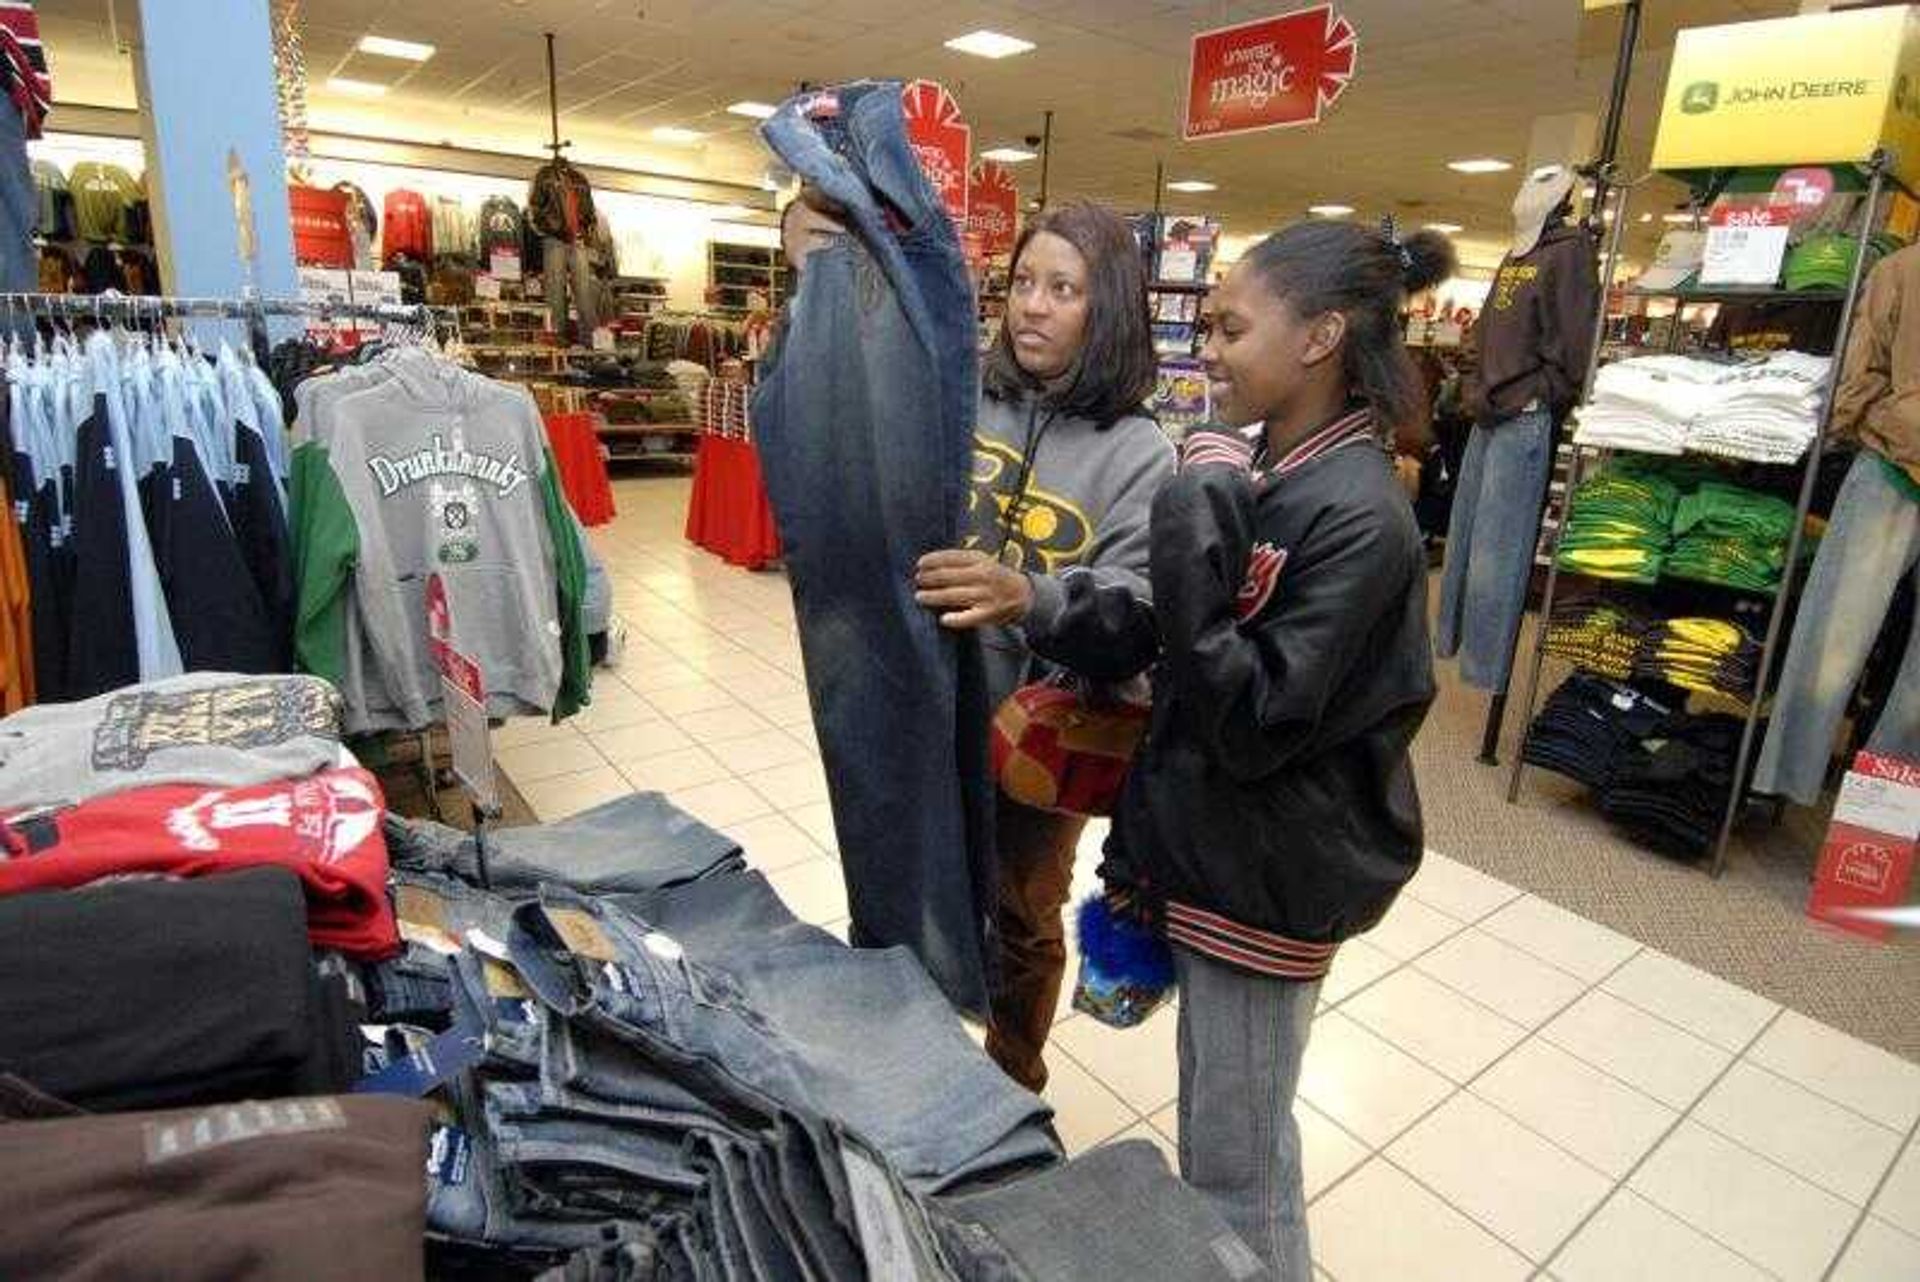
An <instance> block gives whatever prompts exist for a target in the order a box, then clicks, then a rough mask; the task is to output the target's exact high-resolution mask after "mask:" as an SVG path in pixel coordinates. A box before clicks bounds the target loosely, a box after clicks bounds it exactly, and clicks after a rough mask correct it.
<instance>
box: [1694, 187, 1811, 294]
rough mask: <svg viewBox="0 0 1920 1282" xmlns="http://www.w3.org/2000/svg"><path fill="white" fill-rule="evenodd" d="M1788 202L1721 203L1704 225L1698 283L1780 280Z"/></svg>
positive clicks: (1787, 228) (1757, 283) (1790, 216)
mask: <svg viewBox="0 0 1920 1282" xmlns="http://www.w3.org/2000/svg"><path fill="white" fill-rule="evenodd" d="M1795 212H1796V211H1795V209H1794V207H1793V206H1792V205H1776V204H1771V203H1768V204H1764V205H1744V204H1743V205H1732V204H1729V205H1722V206H1720V207H1718V208H1716V209H1715V210H1714V211H1713V220H1712V223H1711V225H1710V226H1708V228H1707V249H1706V254H1705V256H1704V257H1703V258H1702V259H1701V263H1700V283H1701V284H1702V285H1755V286H1761V287H1767V286H1772V285H1777V284H1779V283H1780V268H1781V266H1782V265H1783V264H1784V263H1785V262H1786V260H1787V235H1788V233H1789V232H1791V231H1792V230H1793V216H1794V213H1795Z"/></svg>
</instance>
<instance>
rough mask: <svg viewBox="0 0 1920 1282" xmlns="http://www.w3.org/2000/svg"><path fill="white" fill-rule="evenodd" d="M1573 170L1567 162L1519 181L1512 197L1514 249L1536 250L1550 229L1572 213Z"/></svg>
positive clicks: (1527, 252) (1522, 251)
mask: <svg viewBox="0 0 1920 1282" xmlns="http://www.w3.org/2000/svg"><path fill="white" fill-rule="evenodd" d="M1573 189H1574V172H1573V170H1572V169H1571V168H1570V167H1568V166H1566V165H1546V166H1543V167H1542V168H1539V169H1536V170H1534V171H1533V173H1532V174H1530V175H1529V176H1528V177H1527V180H1526V181H1525V182H1523V183H1521V184H1520V190H1519V191H1518V192H1517V193H1516V194H1515V195H1514V198H1513V246H1512V248H1513V252H1514V254H1515V255H1516V256H1519V255H1524V254H1529V253H1531V252H1533V247H1534V246H1535V245H1537V244H1539V243H1540V235H1541V233H1542V232H1544V231H1546V229H1547V228H1549V227H1553V226H1556V225H1558V224H1560V223H1563V222H1565V221H1566V220H1567V219H1568V218H1569V217H1571V216H1572V214H1573Z"/></svg>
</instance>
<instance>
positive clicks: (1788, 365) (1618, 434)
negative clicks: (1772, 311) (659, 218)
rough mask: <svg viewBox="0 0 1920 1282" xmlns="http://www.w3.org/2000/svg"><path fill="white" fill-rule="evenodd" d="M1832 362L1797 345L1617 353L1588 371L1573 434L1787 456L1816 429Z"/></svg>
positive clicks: (1592, 441)
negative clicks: (1712, 353)
mask: <svg viewBox="0 0 1920 1282" xmlns="http://www.w3.org/2000/svg"><path fill="white" fill-rule="evenodd" d="M1832 364H1833V362H1832V361H1831V360H1829V359H1828V358H1827V357H1824V356H1809V355H1807V354H1806V353H1804V352H1774V353H1772V354H1770V355H1768V356H1766V357H1764V358H1761V359H1758V360H1753V361H1743V362H1739V363H1737V364H1728V363H1726V362H1723V361H1711V360H1704V359H1701V358H1699V357H1693V356H1639V357H1635V358H1633V359H1631V360H1624V361H1616V362H1615V363H1614V364H1612V365H1609V366H1607V367H1606V368H1604V369H1602V370H1601V371H1600V372H1599V373H1598V374H1597V375H1596V376H1595V378H1594V386H1593V398H1592V400H1591V401H1590V402H1589V403H1588V404H1587V405H1586V406H1584V407H1583V408H1582V409H1581V410H1580V411H1579V420H1578V423H1579V425H1578V430H1577V431H1576V432H1575V434H1574V440H1576V441H1577V442H1579V443H1580V444H1582V445H1593V446H1599V447H1602V448H1612V449H1631V450H1640V451H1643V452H1646V453H1653V454H1681V453H1685V452H1687V451H1689V450H1691V451H1695V452H1697V453H1702V454H1717V455H1720V456H1723V457H1727V458H1739V459H1753V460H1758V461H1760V462H1765V463H1792V462H1795V461H1797V460H1798V459H1799V458H1800V457H1801V455H1803V454H1805V453H1806V451H1807V447H1808V446H1810V445H1811V444H1812V443H1813V438H1814V434H1815V433H1816V432H1818V431H1819V427H1820V410H1821V406H1822V404H1823V399H1824V396H1825V389H1826V382H1827V376H1828V374H1829V372H1830V370H1831V367H1832Z"/></svg>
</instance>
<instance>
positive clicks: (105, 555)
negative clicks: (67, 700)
mask: <svg viewBox="0 0 1920 1282" xmlns="http://www.w3.org/2000/svg"><path fill="white" fill-rule="evenodd" d="M78 457H79V465H78V467H77V468H76V470H75V475H74V493H73V508H72V511H73V539H72V558H73V560H72V568H73V589H72V597H71V601H72V608H71V617H70V619H69V620H68V630H67V662H68V679H69V682H70V685H71V688H70V690H69V692H68V693H69V695H70V696H71V697H72V698H75V699H85V698H90V697H92V696H93V695H96V694H104V693H106V692H107V691H108V690H117V689H119V688H120V687H121V686H126V685H132V684H134V683H135V682H137V681H139V680H140V645H139V641H138V639H137V637H136V633H135V624H134V613H133V572H132V569H131V567H130V566H129V565H128V563H127V533H128V531H127V512H126V508H125V507H124V506H123V505H122V500H121V493H120V475H119V468H120V467H121V466H122V465H124V464H126V463H128V462H129V460H122V459H117V458H115V456H114V448H113V438H112V435H111V434H110V433H109V431H108V428H107V401H106V397H104V396H98V395H96V396H95V397H94V398H93V411H92V413H90V414H88V415H87V419H86V421H85V422H84V423H82V424H81V425H80V436H79V455H78Z"/></svg>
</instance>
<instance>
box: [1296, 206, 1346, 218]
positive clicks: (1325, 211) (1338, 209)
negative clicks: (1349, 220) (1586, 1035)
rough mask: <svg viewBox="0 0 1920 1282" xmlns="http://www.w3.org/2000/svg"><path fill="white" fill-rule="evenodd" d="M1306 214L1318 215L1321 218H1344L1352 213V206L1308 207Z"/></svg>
mask: <svg viewBox="0 0 1920 1282" xmlns="http://www.w3.org/2000/svg"><path fill="white" fill-rule="evenodd" d="M1307 212H1308V213H1310V214H1318V215H1319V216H1320V217H1322V218H1345V217H1346V216H1347V215H1348V214H1350V213H1352V212H1353V206H1352V205H1308V206H1307Z"/></svg>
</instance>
